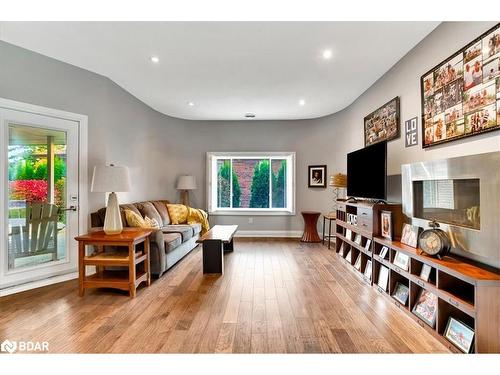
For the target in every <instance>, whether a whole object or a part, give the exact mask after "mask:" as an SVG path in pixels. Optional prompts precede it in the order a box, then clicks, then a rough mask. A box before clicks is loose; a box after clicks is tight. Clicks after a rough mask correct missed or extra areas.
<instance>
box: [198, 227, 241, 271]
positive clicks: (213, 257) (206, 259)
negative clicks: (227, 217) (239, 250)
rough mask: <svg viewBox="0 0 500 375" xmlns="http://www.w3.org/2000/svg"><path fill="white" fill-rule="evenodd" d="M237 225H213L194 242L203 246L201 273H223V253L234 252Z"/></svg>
mask: <svg viewBox="0 0 500 375" xmlns="http://www.w3.org/2000/svg"><path fill="white" fill-rule="evenodd" d="M237 230H238V226H237V225H214V226H213V228H212V229H210V230H209V231H208V232H207V233H205V234H204V235H203V236H201V237H200V238H199V239H198V240H197V241H196V242H198V243H201V244H203V273H222V274H223V273H224V253H225V252H231V251H233V250H234V244H233V236H234V234H235V233H236V231H237Z"/></svg>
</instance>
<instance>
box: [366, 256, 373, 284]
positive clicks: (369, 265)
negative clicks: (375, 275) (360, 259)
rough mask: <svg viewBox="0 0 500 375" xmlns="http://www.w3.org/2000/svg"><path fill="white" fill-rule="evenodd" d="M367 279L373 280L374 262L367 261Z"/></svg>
mask: <svg viewBox="0 0 500 375" xmlns="http://www.w3.org/2000/svg"><path fill="white" fill-rule="evenodd" d="M364 275H365V277H366V278H367V279H368V280H371V279H372V261H371V260H368V261H366V266H365V272H364Z"/></svg>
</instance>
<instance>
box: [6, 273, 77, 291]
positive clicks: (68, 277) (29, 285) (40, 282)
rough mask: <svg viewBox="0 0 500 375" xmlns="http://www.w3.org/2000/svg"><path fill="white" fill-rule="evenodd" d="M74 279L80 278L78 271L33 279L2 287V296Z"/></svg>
mask: <svg viewBox="0 0 500 375" xmlns="http://www.w3.org/2000/svg"><path fill="white" fill-rule="evenodd" d="M73 279H78V272H71V273H67V274H65V275H59V276H54V277H49V278H47V279H42V280H37V281H31V282H28V283H25V284H21V285H16V286H11V287H8V288H5V289H0V297H3V296H8V295H9V294H15V293H20V292H24V291H26V290H30V289H35V288H40V287H42V286H47V285H52V284H57V283H62V282H63V281H68V280H73ZM75 293H76V290H75Z"/></svg>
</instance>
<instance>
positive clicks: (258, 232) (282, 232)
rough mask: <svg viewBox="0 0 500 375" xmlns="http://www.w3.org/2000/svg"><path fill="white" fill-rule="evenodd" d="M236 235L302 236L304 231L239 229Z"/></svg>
mask: <svg viewBox="0 0 500 375" xmlns="http://www.w3.org/2000/svg"><path fill="white" fill-rule="evenodd" d="M235 237H264V238H265V237H269V238H272V237H277V238H280V237H281V238H283V237H286V238H300V237H302V231H300V230H239V231H237V232H236V234H235Z"/></svg>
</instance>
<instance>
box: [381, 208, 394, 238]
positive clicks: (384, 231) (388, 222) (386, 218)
mask: <svg viewBox="0 0 500 375" xmlns="http://www.w3.org/2000/svg"><path fill="white" fill-rule="evenodd" d="M380 223H381V226H380V235H381V236H382V237H384V238H387V239H388V240H392V212H391V211H380Z"/></svg>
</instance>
